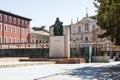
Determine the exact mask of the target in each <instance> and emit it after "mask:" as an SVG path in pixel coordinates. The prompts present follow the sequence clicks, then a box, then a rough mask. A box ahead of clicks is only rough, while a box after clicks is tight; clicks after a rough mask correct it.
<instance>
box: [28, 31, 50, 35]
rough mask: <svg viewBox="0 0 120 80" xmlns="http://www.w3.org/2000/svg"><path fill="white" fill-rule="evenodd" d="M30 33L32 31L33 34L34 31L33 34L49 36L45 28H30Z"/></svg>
mask: <svg viewBox="0 0 120 80" xmlns="http://www.w3.org/2000/svg"><path fill="white" fill-rule="evenodd" d="M30 33H31V34H32V33H33V34H39V35H45V36H49V33H48V32H46V31H43V30H41V31H34V30H30Z"/></svg>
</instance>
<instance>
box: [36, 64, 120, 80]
mask: <svg viewBox="0 0 120 80" xmlns="http://www.w3.org/2000/svg"><path fill="white" fill-rule="evenodd" d="M36 80H120V63H119V62H118V63H117V64H116V63H115V64H114V63H109V64H97V65H96V64H95V65H92V66H86V67H82V68H81V67H79V68H76V69H73V70H70V71H68V72H65V73H61V74H55V75H52V76H48V77H43V78H38V79H36Z"/></svg>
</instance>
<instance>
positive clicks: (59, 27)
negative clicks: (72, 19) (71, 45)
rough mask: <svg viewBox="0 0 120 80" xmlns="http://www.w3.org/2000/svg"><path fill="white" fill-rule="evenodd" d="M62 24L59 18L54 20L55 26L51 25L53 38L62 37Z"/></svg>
mask: <svg viewBox="0 0 120 80" xmlns="http://www.w3.org/2000/svg"><path fill="white" fill-rule="evenodd" d="M62 25H63V22H60V21H59V18H58V17H57V18H56V21H55V24H54V25H53V27H54V28H53V32H54V35H55V36H62V35H63V26H62Z"/></svg>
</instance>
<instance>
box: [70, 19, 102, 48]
mask: <svg viewBox="0 0 120 80" xmlns="http://www.w3.org/2000/svg"><path fill="white" fill-rule="evenodd" d="M94 18H95V17H84V18H83V19H82V20H80V21H78V22H77V23H75V24H71V47H87V46H91V45H92V44H93V43H95V42H102V41H104V39H99V38H98V37H97V35H98V34H100V33H102V30H100V27H99V26H98V25H97V24H96V23H97V21H96V19H94Z"/></svg>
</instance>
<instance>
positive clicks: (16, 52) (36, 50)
mask: <svg viewBox="0 0 120 80" xmlns="http://www.w3.org/2000/svg"><path fill="white" fill-rule="evenodd" d="M48 47H49V46H48V44H41V43H10V44H9V43H6V44H0V57H42V58H45V57H48V56H49V48H48Z"/></svg>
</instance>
